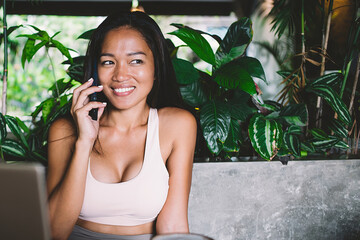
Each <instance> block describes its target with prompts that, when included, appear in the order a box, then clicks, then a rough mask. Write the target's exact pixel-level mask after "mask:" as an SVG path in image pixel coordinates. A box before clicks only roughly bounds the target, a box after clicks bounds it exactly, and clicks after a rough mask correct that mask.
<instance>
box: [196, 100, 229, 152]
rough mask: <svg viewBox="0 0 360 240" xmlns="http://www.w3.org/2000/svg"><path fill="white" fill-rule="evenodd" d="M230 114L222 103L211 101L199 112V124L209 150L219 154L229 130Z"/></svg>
mask: <svg viewBox="0 0 360 240" xmlns="http://www.w3.org/2000/svg"><path fill="white" fill-rule="evenodd" d="M230 120H231V116H230V112H229V109H228V108H227V106H226V104H225V103H224V102H220V101H215V100H211V101H209V102H207V103H206V104H205V105H204V106H203V107H202V108H201V111H200V124H201V128H202V129H203V135H204V138H205V140H206V142H207V145H208V148H209V150H210V151H211V152H212V153H214V154H216V155H217V154H219V153H220V151H221V149H222V144H221V143H224V142H225V140H226V138H227V136H228V133H229V129H230Z"/></svg>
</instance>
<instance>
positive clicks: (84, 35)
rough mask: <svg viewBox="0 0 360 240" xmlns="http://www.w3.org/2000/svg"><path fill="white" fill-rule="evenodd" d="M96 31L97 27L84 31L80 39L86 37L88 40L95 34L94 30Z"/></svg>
mask: <svg viewBox="0 0 360 240" xmlns="http://www.w3.org/2000/svg"><path fill="white" fill-rule="evenodd" d="M94 31H95V28H94V29H90V30H88V31H86V32H83V33H82V34H81V35H80V36H79V37H78V39H86V40H89V39H90V38H91V35H92V34H93V32H94Z"/></svg>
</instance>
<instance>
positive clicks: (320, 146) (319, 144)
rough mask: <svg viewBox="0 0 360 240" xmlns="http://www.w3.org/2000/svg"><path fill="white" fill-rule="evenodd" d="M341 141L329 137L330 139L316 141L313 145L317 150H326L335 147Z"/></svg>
mask: <svg viewBox="0 0 360 240" xmlns="http://www.w3.org/2000/svg"><path fill="white" fill-rule="evenodd" d="M339 141H340V140H339V139H338V138H336V137H333V136H329V138H328V139H322V140H314V141H312V142H311V143H312V145H313V146H314V147H315V149H317V150H326V149H329V148H332V147H334V146H335V145H336V144H337V143H338V142H339Z"/></svg>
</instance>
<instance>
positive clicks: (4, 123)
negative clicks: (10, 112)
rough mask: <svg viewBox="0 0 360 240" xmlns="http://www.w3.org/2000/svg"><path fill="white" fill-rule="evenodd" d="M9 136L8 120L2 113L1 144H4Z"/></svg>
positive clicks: (0, 116)
mask: <svg viewBox="0 0 360 240" xmlns="http://www.w3.org/2000/svg"><path fill="white" fill-rule="evenodd" d="M6 136H7V130H6V120H5V117H4V115H3V114H2V113H1V112H0V143H2V142H3V141H4V140H5V138H6Z"/></svg>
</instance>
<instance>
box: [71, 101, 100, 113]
mask: <svg viewBox="0 0 360 240" xmlns="http://www.w3.org/2000/svg"><path fill="white" fill-rule="evenodd" d="M105 107H106V103H102V102H88V103H87V104H86V105H84V106H82V107H80V108H78V109H74V114H75V115H77V116H80V115H82V114H84V115H86V116H88V115H89V112H90V110H91V109H93V108H98V109H99V111H100V110H101V111H104V108H105Z"/></svg>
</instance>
